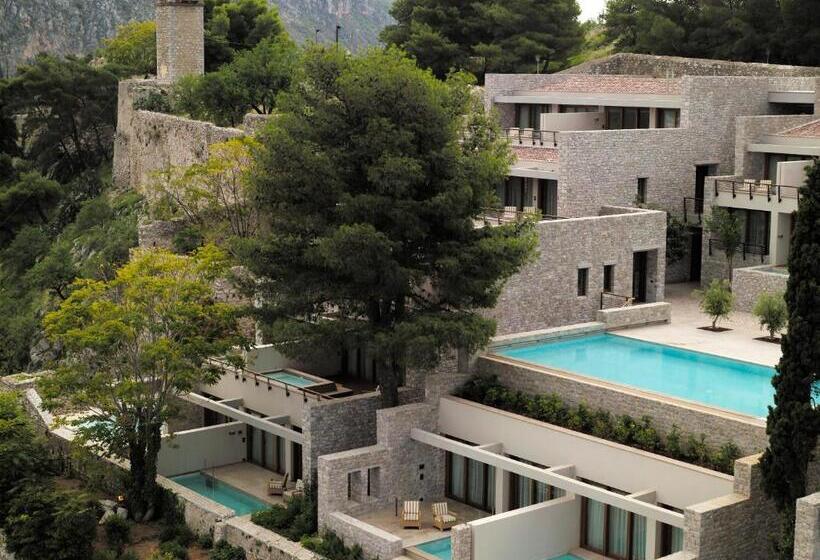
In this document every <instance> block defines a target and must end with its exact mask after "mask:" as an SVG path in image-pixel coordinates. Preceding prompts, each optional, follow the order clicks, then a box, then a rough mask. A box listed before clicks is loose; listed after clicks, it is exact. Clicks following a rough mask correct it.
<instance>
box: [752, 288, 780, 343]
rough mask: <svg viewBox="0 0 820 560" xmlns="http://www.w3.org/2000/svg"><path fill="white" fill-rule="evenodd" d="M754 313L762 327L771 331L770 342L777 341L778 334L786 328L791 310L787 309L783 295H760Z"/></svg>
mask: <svg viewBox="0 0 820 560" xmlns="http://www.w3.org/2000/svg"><path fill="white" fill-rule="evenodd" d="M752 313H753V314H754V315H755V317H757V318H758V319H759V320H760V327H761V328H765V329H766V330H767V331H769V340H773V341H776V340H777V334H778V333H779V332H780V331H782V330H783V327H785V326H786V321H787V320H788V317H789V310H788V309H786V300H784V299H783V294H782V293H776V294H770V293H768V292H766V293H762V294H760V297H758V298H757V301H756V302H755V306H754V309H752Z"/></svg>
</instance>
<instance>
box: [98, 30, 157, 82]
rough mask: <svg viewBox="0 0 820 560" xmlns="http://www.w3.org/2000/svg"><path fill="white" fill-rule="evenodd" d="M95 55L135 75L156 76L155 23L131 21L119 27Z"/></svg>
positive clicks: (104, 41)
mask: <svg viewBox="0 0 820 560" xmlns="http://www.w3.org/2000/svg"><path fill="white" fill-rule="evenodd" d="M97 54H98V56H101V57H102V58H103V59H105V61H106V62H107V63H110V64H118V65H120V66H123V67H124V68H125V69H126V70H127V71H130V72H133V73H135V74H156V72H157V25H156V23H155V22H153V21H132V22H129V23H126V24H124V25H120V26H119V27H118V28H117V34H116V35H115V36H114V37H111V38H108V39H103V46H102V47H101V48H100V49H98V51H97Z"/></svg>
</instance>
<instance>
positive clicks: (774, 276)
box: [732, 266, 789, 313]
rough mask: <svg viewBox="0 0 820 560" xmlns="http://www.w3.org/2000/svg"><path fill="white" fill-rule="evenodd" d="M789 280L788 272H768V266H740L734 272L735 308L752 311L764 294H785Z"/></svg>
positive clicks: (733, 291)
mask: <svg viewBox="0 0 820 560" xmlns="http://www.w3.org/2000/svg"><path fill="white" fill-rule="evenodd" d="M788 281H789V276H788V275H787V274H779V273H777V272H768V271H767V270H766V267H762V268H761V267H754V266H753V267H748V268H738V269H737V270H735V271H734V273H733V274H732V293H733V294H734V295H735V309H736V310H738V311H745V312H747V313H751V311H752V309H754V306H755V303H756V302H757V298H759V297H760V296H761V295H762V294H764V293H768V294H784V293H786V284H787V283H788Z"/></svg>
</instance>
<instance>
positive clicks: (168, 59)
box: [155, 0, 205, 82]
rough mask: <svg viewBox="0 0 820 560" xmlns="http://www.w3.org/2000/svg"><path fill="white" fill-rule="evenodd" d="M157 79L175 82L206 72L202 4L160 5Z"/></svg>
mask: <svg viewBox="0 0 820 560" xmlns="http://www.w3.org/2000/svg"><path fill="white" fill-rule="evenodd" d="M155 19H156V22H157V76H158V77H159V79H160V80H165V81H169V82H175V81H176V80H178V79H179V78H181V77H183V76H186V75H190V74H193V75H202V74H204V73H205V6H204V4H203V3H202V2H201V1H197V2H191V1H190V0H162V1H158V2H157V6H156V12H155Z"/></svg>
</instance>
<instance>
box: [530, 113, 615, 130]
mask: <svg viewBox="0 0 820 560" xmlns="http://www.w3.org/2000/svg"><path fill="white" fill-rule="evenodd" d="M602 128H604V114H603V113H542V114H541V130H559V131H560V130H601V129H602Z"/></svg>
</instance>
